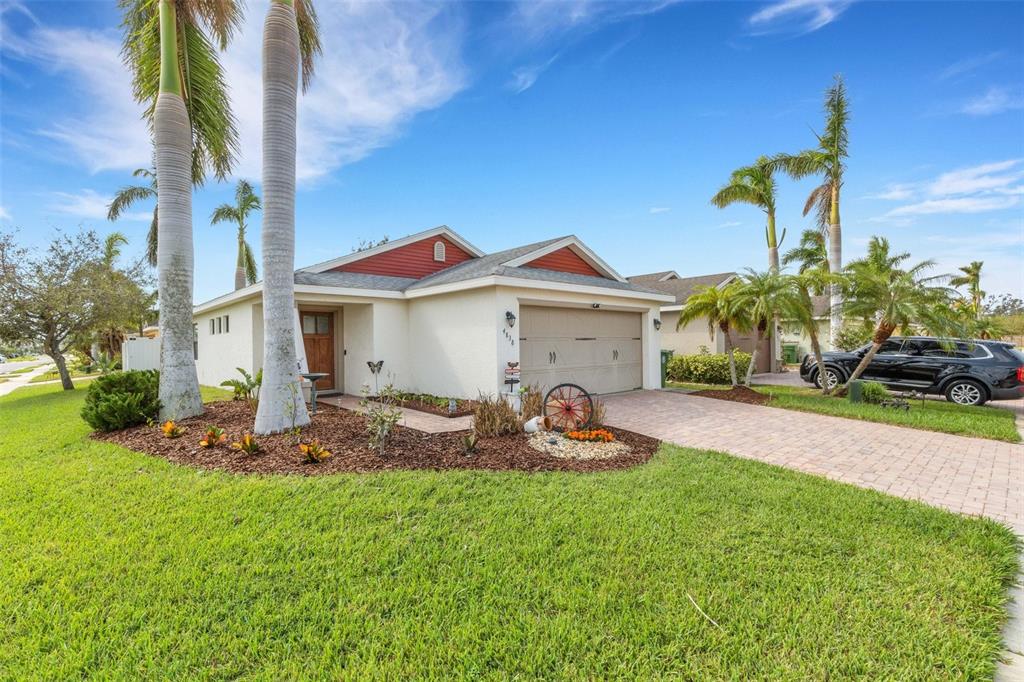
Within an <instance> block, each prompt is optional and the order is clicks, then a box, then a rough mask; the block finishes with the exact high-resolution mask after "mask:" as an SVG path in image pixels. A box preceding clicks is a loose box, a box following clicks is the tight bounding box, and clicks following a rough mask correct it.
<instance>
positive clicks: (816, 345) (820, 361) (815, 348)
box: [807, 317, 832, 395]
mask: <svg viewBox="0 0 1024 682" xmlns="http://www.w3.org/2000/svg"><path fill="white" fill-rule="evenodd" d="M807 335H808V336H810V337H811V353H812V354H813V355H814V364H815V365H817V367H818V376H819V377H821V378H822V381H821V393H822V395H828V394H829V393H831V392H832V389H831V388H829V387H828V382H827V381H825V358H823V357H822V355H821V342H819V341H818V325H817V322H815V321H814V319H813V317H812V318H811V325H810V326H809V327H808V328H807Z"/></svg>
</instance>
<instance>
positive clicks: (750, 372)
mask: <svg viewBox="0 0 1024 682" xmlns="http://www.w3.org/2000/svg"><path fill="white" fill-rule="evenodd" d="M767 329H768V323H767V321H765V322H759V323H758V325H757V341H756V342H755V343H754V352H753V353H751V354H750V364H749V365H748V366H747V374H746V377H745V378H744V380H743V383H745V384H746V385H747V387H748V388H749V387H750V380H751V378H752V377H753V376H754V368H755V367H756V366H757V356H758V354H759V353H760V351H761V342H762V341H763V340H764V335H765V332H766V331H767Z"/></svg>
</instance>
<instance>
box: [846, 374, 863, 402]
mask: <svg viewBox="0 0 1024 682" xmlns="http://www.w3.org/2000/svg"><path fill="white" fill-rule="evenodd" d="M863 386H864V382H863V381H861V380H860V379H854V380H853V381H851V382H849V383H847V384H846V388H847V393H846V397H848V398H849V399H850V402H851V403H859V402H862V401H863V400H864V391H863Z"/></svg>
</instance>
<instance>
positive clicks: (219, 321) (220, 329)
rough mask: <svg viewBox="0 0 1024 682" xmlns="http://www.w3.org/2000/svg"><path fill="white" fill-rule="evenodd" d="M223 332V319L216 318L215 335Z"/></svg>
mask: <svg viewBox="0 0 1024 682" xmlns="http://www.w3.org/2000/svg"><path fill="white" fill-rule="evenodd" d="M223 331H224V318H223V317H218V318H217V333H218V334H220V333H221V332H223Z"/></svg>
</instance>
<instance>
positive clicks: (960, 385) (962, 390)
mask: <svg viewBox="0 0 1024 682" xmlns="http://www.w3.org/2000/svg"><path fill="white" fill-rule="evenodd" d="M946 400H948V401H949V402H951V403H956V404H957V405H983V404H984V403H985V401H986V400H988V396H987V395H985V388H984V387H983V386H982V385H981V384H979V383H978V382H977V381H971V380H970V379H957V380H956V381H954V382H953V383H951V384H950V385H949V386H947V387H946Z"/></svg>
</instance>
